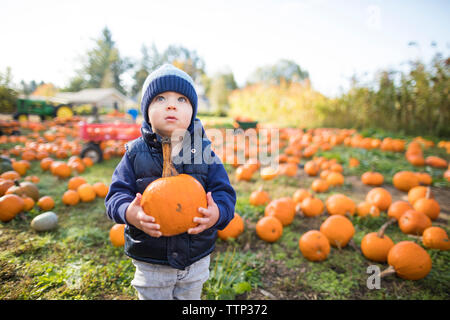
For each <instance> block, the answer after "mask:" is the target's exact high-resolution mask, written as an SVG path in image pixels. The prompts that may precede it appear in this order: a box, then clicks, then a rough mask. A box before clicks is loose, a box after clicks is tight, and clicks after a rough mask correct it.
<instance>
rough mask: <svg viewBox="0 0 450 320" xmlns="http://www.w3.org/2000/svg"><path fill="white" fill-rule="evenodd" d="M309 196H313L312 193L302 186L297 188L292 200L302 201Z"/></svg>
mask: <svg viewBox="0 0 450 320" xmlns="http://www.w3.org/2000/svg"><path fill="white" fill-rule="evenodd" d="M307 197H311V193H310V192H309V191H308V190H306V189H303V188H300V189H297V190H295V192H294V195H293V196H292V200H294V202H295V203H301V202H302V201H303V200H304V199H305V198H307Z"/></svg>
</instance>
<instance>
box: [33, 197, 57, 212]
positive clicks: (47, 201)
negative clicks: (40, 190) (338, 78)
mask: <svg viewBox="0 0 450 320" xmlns="http://www.w3.org/2000/svg"><path fill="white" fill-rule="evenodd" d="M37 205H38V207H39V208H41V210H43V211H48V210H51V209H53V208H54V207H55V200H53V198H52V197H50V196H43V197H41V198H39V200H38V202H37Z"/></svg>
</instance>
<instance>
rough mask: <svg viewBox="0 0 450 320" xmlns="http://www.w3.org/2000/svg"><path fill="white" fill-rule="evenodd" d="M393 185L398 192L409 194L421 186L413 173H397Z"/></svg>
mask: <svg viewBox="0 0 450 320" xmlns="http://www.w3.org/2000/svg"><path fill="white" fill-rule="evenodd" d="M392 184H393V185H394V187H396V188H397V189H398V190H401V191H406V192H408V191H409V190H411V189H412V188H414V187H417V186H418V185H419V178H418V177H417V176H416V175H415V174H414V172H411V171H400V172H397V173H396V174H395V175H394V177H393V178H392Z"/></svg>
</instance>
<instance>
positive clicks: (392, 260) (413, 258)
mask: <svg viewBox="0 0 450 320" xmlns="http://www.w3.org/2000/svg"><path fill="white" fill-rule="evenodd" d="M387 262H388V264H389V268H388V269H386V270H385V271H383V272H382V273H381V274H380V276H381V277H385V276H387V275H389V274H393V273H396V274H397V276H399V277H400V278H402V279H406V280H419V279H422V278H425V277H426V276H427V275H428V273H429V272H430V270H431V267H432V262H431V258H430V256H429V254H428V253H427V251H426V250H425V249H424V248H422V247H421V246H419V245H418V244H417V243H415V242H412V241H401V242H399V243H397V244H396V245H394V246H393V247H392V248H391V250H389V254H388V260H387Z"/></svg>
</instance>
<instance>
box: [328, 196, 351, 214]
mask: <svg viewBox="0 0 450 320" xmlns="http://www.w3.org/2000/svg"><path fill="white" fill-rule="evenodd" d="M325 205H326V207H327V211H328V213H329V214H330V215H342V216H344V215H351V216H353V215H354V214H355V211H356V205H355V202H354V201H353V200H352V199H350V198H349V197H347V196H346V195H343V194H341V193H337V194H334V195H332V196H330V197H328V199H327V200H326V201H325Z"/></svg>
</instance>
